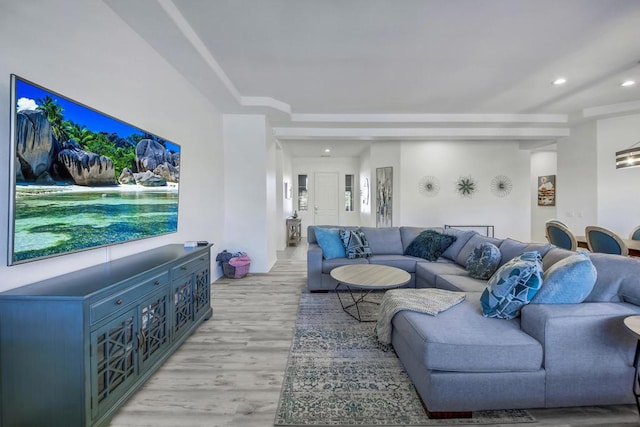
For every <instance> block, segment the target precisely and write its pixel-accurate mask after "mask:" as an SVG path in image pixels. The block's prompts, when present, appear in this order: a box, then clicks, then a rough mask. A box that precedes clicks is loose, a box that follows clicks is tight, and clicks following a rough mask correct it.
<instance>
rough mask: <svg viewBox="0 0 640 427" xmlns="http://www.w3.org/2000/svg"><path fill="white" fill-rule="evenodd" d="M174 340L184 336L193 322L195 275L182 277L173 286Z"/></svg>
mask: <svg viewBox="0 0 640 427" xmlns="http://www.w3.org/2000/svg"><path fill="white" fill-rule="evenodd" d="M171 291H172V294H173V295H172V298H173V340H176V339H178V337H180V336H181V335H182V334H184V333H185V332H186V331H187V330H189V327H190V326H191V323H192V321H193V274H187V275H186V276H183V277H181V278H180V279H179V280H178V281H176V282H174V283H173V286H172V290H171Z"/></svg>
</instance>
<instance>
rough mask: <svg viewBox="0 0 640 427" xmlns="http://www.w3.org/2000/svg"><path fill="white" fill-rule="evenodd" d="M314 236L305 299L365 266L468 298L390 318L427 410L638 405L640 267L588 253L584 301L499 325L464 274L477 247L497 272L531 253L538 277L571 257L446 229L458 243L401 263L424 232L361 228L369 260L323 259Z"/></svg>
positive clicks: (476, 283)
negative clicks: (593, 274) (488, 249)
mask: <svg viewBox="0 0 640 427" xmlns="http://www.w3.org/2000/svg"><path fill="white" fill-rule="evenodd" d="M323 227H332V226H323ZM333 227H335V228H339V227H338V226H333ZM314 228H315V227H314V226H310V227H309V228H308V234H307V240H308V242H309V250H308V254H307V265H308V288H309V290H311V291H320V290H332V289H334V288H335V285H336V283H335V281H333V280H332V278H331V277H330V276H329V272H330V271H331V269H332V268H335V267H336V266H339V265H345V264H350V263H363V262H364V263H367V262H368V263H373V264H384V265H391V266H395V267H399V268H402V269H404V270H406V271H407V272H409V273H411V277H412V279H411V282H410V283H409V284H407V286H409V287H417V288H429V287H432V288H440V289H448V290H453V291H463V292H465V293H466V298H465V300H464V301H463V302H462V303H460V304H458V305H456V306H454V307H452V308H450V309H448V310H446V311H444V312H442V313H440V314H438V315H437V316H430V315H428V314H423V313H416V312H411V311H401V312H399V313H398V314H396V315H395V316H394V318H393V320H392V326H393V331H392V344H393V347H394V349H395V351H396V353H397V355H398V357H399V359H400V361H401V362H402V364H403V365H404V367H405V369H406V370H407V372H408V374H409V376H410V378H411V380H412V381H413V383H414V385H415V386H416V389H417V390H418V392H419V394H420V396H421V398H422V399H423V401H424V403H425V405H426V407H427V408H428V410H429V411H431V412H466V411H477V410H489V409H515V408H544V407H563V406H590V405H608V404H621V403H633V402H634V397H633V394H632V383H633V377H634V367H633V358H634V351H635V346H636V340H635V338H634V337H633V336H632V335H631V334H630V333H629V332H628V331H627V330H626V329H625V327H624V325H623V319H624V318H625V317H627V316H630V315H637V314H640V260H638V259H634V258H628V257H621V256H617V255H606V254H595V253H594V254H590V255H589V257H590V259H591V261H592V263H593V265H594V266H595V268H596V270H597V280H596V283H595V286H594V287H593V289H592V291H591V293H590V294H589V296H588V297H587V298H586V300H585V301H584V302H582V303H580V304H528V305H525V306H524V307H523V308H522V310H521V314H520V316H519V317H517V318H515V319H510V320H505V319H496V318H488V317H484V316H483V315H482V309H481V305H480V295H481V293H482V291H483V290H484V289H485V288H486V286H487V281H486V280H479V279H474V278H472V277H470V276H469V274H468V272H467V271H466V268H465V265H466V259H467V257H468V256H469V254H470V253H471V252H472V251H473V249H474V248H476V247H477V246H478V245H479V244H481V243H482V242H486V241H489V242H491V243H494V244H495V245H496V246H498V248H499V249H500V252H501V254H502V260H501V265H502V264H504V263H505V262H507V261H509V260H510V259H512V258H513V257H515V256H518V255H520V254H522V253H523V252H526V251H531V250H536V251H539V252H540V254H541V255H542V261H543V269H544V270H547V269H548V268H549V267H550V266H552V265H553V264H555V263H556V262H558V261H560V260H561V259H563V258H565V257H567V256H569V255H572V254H574V252H571V251H567V250H564V249H560V248H557V247H555V246H553V245H548V244H528V243H523V242H519V241H516V240H513V239H508V238H506V239H496V238H490V237H485V236H481V235H479V234H477V233H475V232H473V231H460V230H452V229H448V230H445V231H444V232H445V233H450V234H453V235H455V236H456V241H455V242H454V243H453V244H452V245H451V246H449V248H447V250H446V251H445V252H444V253H443V254H442V256H441V257H440V258H438V259H437V260H436V261H433V262H431V261H427V260H424V259H422V258H416V257H411V256H405V255H403V253H404V250H405V249H406V248H407V247H408V245H409V244H410V243H411V241H413V239H414V238H415V237H416V236H417V235H419V234H420V232H422V231H423V230H425V228H417V227H389V228H368V227H361V228H360V230H362V231H363V232H364V234H365V236H366V237H367V240H368V242H369V245H370V247H371V250H372V256H371V257H369V258H358V259H346V258H337V259H330V260H325V259H323V256H322V249H321V248H320V247H319V245H318V244H317V241H316V240H315V233H314ZM432 229H435V230H438V231H442V229H440V228H438V227H433V228H432Z"/></svg>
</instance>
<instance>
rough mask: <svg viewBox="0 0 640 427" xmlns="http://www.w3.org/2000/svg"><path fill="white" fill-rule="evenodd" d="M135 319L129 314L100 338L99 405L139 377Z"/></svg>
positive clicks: (98, 349) (98, 350) (101, 334)
mask: <svg viewBox="0 0 640 427" xmlns="http://www.w3.org/2000/svg"><path fill="white" fill-rule="evenodd" d="M134 319H135V316H133V315H128V316H126V317H124V318H121V319H119V320H118V321H117V323H116V324H115V325H110V326H109V327H108V329H107V330H106V331H104V332H101V333H99V334H98V336H97V348H96V357H97V360H96V362H97V374H98V375H97V387H98V389H97V392H98V396H97V398H98V402H102V401H103V400H105V399H106V398H108V397H109V396H110V395H111V394H113V393H114V392H115V391H116V390H118V387H120V386H121V385H122V384H124V383H126V382H127V380H128V379H130V378H132V377H134V376H135V375H136V365H135V354H134V353H135V348H136V346H135V342H134V339H135V338H134V336H135V322H134Z"/></svg>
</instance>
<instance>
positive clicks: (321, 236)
mask: <svg viewBox="0 0 640 427" xmlns="http://www.w3.org/2000/svg"><path fill="white" fill-rule="evenodd" d="M315 233H316V239H318V245H320V247H321V248H322V256H323V257H324V259H332V258H344V257H346V252H345V250H344V246H343V245H342V240H340V234H339V233H340V230H338V229H337V228H323V227H316V229H315Z"/></svg>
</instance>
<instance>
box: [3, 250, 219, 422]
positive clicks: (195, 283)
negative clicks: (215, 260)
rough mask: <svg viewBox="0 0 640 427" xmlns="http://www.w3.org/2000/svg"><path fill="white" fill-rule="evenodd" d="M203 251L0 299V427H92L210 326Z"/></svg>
mask: <svg viewBox="0 0 640 427" xmlns="http://www.w3.org/2000/svg"><path fill="white" fill-rule="evenodd" d="M210 248H211V245H207V246H201V247H195V248H184V247H183V246H182V245H167V246H163V247H159V248H157V249H152V250H149V251H146V252H142V253H139V254H135V255H131V256H127V257H124V258H121V259H117V260H114V261H111V262H107V263H103V264H99V265H96V266H92V267H89V268H85V269H83V270H79V271H74V272H71V273H68V274H65V275H62V276H59V277H54V278H51V279H47V280H44V281H41V282H38V283H33V284H30V285H26V286H22V287H19V288H16V289H12V290H9V291H6V292H3V293H0V381H1V383H2V388H1V389H0V396H1V402H2V407H1V408H0V414H2V415H1V423H2V424H1V425H2V426H3V427H14V426H30V427H37V426H47V427H49V426H65V427H73V426H102V425H106V424H108V423H109V420H110V419H111V418H112V417H113V416H114V414H115V412H116V411H117V410H118V408H120V407H121V406H122V405H123V404H124V403H125V402H126V400H127V399H128V398H129V397H130V396H131V395H132V394H133V393H134V392H135V390H136V389H138V388H139V387H140V386H141V385H142V384H143V383H144V382H145V381H146V380H147V379H148V378H149V377H150V376H151V375H152V374H153V373H154V372H155V371H156V370H157V369H158V368H159V367H160V366H161V365H162V363H163V362H164V361H165V360H166V359H167V358H168V357H169V356H170V355H171V354H172V353H173V352H174V351H175V350H176V349H177V348H178V347H179V346H180V345H181V344H182V342H183V341H184V340H185V339H186V338H187V336H188V335H189V334H190V333H191V332H193V331H194V330H195V329H196V327H197V326H198V325H199V324H200V323H201V322H202V321H203V320H205V319H208V318H210V317H211V314H212V310H211V287H210V284H211V274H210V265H211V254H210Z"/></svg>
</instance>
